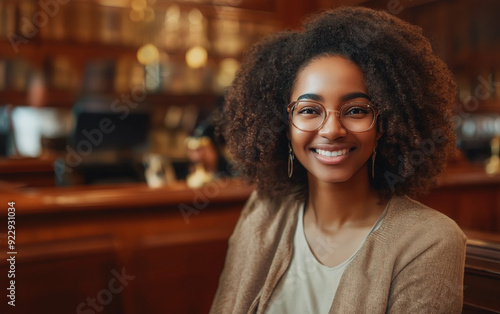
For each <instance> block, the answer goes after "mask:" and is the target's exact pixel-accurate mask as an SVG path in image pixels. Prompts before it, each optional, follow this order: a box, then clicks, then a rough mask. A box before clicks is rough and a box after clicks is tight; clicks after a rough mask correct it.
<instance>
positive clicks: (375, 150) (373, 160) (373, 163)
mask: <svg viewBox="0 0 500 314" xmlns="http://www.w3.org/2000/svg"><path fill="white" fill-rule="evenodd" d="M376 156H377V146H375V148H374V149H373V154H372V179H375V157H376Z"/></svg>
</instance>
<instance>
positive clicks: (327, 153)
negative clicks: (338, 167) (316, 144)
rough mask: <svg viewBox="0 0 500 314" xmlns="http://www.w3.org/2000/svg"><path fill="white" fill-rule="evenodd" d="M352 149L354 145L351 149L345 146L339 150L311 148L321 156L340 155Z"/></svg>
mask: <svg viewBox="0 0 500 314" xmlns="http://www.w3.org/2000/svg"><path fill="white" fill-rule="evenodd" d="M352 150H354V147H353V148H351V149H347V148H346V149H341V150H337V151H329V150H322V149H317V148H313V149H312V151H313V152H315V153H316V154H318V155H321V156H326V157H338V156H342V155H345V154H347V153H349V152H350V151H352Z"/></svg>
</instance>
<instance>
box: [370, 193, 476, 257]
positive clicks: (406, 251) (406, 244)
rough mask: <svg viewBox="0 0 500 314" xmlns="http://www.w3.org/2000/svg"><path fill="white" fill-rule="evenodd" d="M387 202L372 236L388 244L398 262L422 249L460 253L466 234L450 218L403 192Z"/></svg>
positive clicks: (413, 255) (435, 252)
mask: <svg viewBox="0 0 500 314" xmlns="http://www.w3.org/2000/svg"><path fill="white" fill-rule="evenodd" d="M390 202H391V203H390V204H389V208H388V211H387V215H386V218H385V221H384V223H383V225H382V226H381V228H380V229H379V230H378V232H379V233H378V237H376V238H377V239H378V240H379V241H378V242H379V243H380V242H382V244H383V245H389V247H391V251H392V252H393V253H394V254H395V255H397V256H399V257H398V258H397V260H399V262H401V263H403V264H405V263H407V262H409V261H411V260H413V259H415V258H417V257H418V256H419V255H420V254H422V253H424V252H427V253H431V252H434V254H437V255H439V254H442V253H447V254H450V253H453V254H456V255H463V253H464V251H465V245H466V241H467V238H466V237H465V234H464V233H463V232H462V230H461V229H460V227H459V226H458V225H457V224H456V223H455V222H454V221H453V220H452V219H451V218H449V217H448V216H446V215H444V214H442V213H440V212H438V211H436V210H434V209H432V208H429V207H428V206H426V205H424V204H421V203H419V202H417V201H415V200H413V199H411V198H409V197H407V196H398V197H393V198H392V199H391V201H390ZM380 240H381V241H380Z"/></svg>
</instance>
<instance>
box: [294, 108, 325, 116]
mask: <svg viewBox="0 0 500 314" xmlns="http://www.w3.org/2000/svg"><path fill="white" fill-rule="evenodd" d="M297 113H298V114H302V115H308V114H320V112H319V111H318V110H317V109H316V108H314V107H305V108H300V109H299V110H298V111H297Z"/></svg>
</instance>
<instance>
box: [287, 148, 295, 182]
mask: <svg viewBox="0 0 500 314" xmlns="http://www.w3.org/2000/svg"><path fill="white" fill-rule="evenodd" d="M294 158H295V155H294V154H293V149H292V146H291V145H290V142H288V177H289V178H291V177H292V175H293V159H294Z"/></svg>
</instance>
